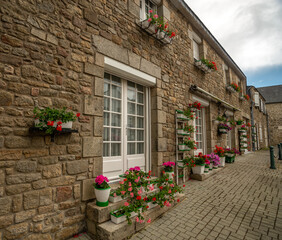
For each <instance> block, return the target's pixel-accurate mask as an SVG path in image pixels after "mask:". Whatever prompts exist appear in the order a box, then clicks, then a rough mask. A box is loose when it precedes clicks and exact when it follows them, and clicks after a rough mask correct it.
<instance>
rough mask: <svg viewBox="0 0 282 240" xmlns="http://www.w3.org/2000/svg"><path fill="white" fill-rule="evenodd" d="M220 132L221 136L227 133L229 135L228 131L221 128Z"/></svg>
mask: <svg viewBox="0 0 282 240" xmlns="http://www.w3.org/2000/svg"><path fill="white" fill-rule="evenodd" d="M218 132H219V133H221V134H227V133H228V130H227V129H225V128H219V129H218Z"/></svg>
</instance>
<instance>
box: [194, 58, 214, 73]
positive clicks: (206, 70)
mask: <svg viewBox="0 0 282 240" xmlns="http://www.w3.org/2000/svg"><path fill="white" fill-rule="evenodd" d="M194 65H195V66H196V67H197V68H199V69H200V70H202V71H203V72H204V73H210V72H211V71H212V69H211V68H209V67H208V66H207V65H206V64H204V63H202V62H201V60H197V59H194Z"/></svg>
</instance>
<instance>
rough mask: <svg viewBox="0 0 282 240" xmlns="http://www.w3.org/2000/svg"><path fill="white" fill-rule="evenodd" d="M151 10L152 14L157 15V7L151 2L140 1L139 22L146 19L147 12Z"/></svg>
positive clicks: (149, 0) (150, 0) (148, 0)
mask: <svg viewBox="0 0 282 240" xmlns="http://www.w3.org/2000/svg"><path fill="white" fill-rule="evenodd" d="M150 10H153V13H157V6H156V5H155V4H154V1H152V0H140V20H145V19H147V17H148V15H149V11H150Z"/></svg>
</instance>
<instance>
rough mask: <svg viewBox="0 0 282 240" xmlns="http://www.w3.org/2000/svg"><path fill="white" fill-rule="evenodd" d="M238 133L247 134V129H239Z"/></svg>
mask: <svg viewBox="0 0 282 240" xmlns="http://www.w3.org/2000/svg"><path fill="white" fill-rule="evenodd" d="M238 131H239V132H241V133H246V132H247V130H246V129H242V128H239V129H238Z"/></svg>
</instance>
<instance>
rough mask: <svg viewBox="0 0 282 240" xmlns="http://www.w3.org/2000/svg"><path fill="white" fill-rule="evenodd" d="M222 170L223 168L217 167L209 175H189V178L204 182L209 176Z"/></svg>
mask: <svg viewBox="0 0 282 240" xmlns="http://www.w3.org/2000/svg"><path fill="white" fill-rule="evenodd" d="M222 169H224V167H219V168H218V169H213V170H212V171H211V172H209V173H204V174H191V176H190V178H191V179H194V180H198V181H204V180H206V179H208V178H209V177H210V176H212V175H214V174H216V173H217V172H219V171H221V170H222Z"/></svg>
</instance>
